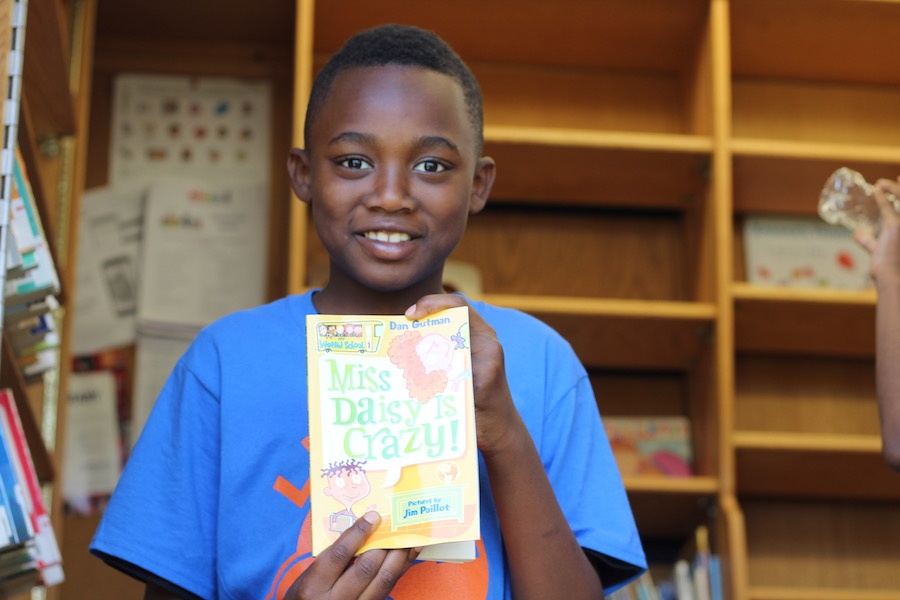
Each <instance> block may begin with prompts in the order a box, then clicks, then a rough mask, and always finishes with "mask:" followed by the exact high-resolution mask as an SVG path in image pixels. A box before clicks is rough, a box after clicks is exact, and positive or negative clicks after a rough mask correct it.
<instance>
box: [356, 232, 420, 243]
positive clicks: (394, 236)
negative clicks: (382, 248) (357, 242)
mask: <svg viewBox="0 0 900 600" xmlns="http://www.w3.org/2000/svg"><path fill="white" fill-rule="evenodd" d="M363 237H365V238H367V239H370V240H374V241H376V242H388V243H391V244H398V243H400V242H408V241H409V240H411V239H412V238H411V237H410V235H409V234H408V233H402V232H399V231H365V232H363Z"/></svg>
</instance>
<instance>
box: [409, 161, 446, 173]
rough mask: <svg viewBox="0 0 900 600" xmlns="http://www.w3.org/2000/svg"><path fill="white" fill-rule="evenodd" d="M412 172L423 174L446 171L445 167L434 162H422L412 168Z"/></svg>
mask: <svg viewBox="0 0 900 600" xmlns="http://www.w3.org/2000/svg"><path fill="white" fill-rule="evenodd" d="M413 170H414V171H420V172H424V173H440V172H442V171H446V170H447V166H446V165H444V164H443V163H440V162H438V161H436V160H423V161H422V162H420V163H418V164H417V165H416V166H415V167H413Z"/></svg>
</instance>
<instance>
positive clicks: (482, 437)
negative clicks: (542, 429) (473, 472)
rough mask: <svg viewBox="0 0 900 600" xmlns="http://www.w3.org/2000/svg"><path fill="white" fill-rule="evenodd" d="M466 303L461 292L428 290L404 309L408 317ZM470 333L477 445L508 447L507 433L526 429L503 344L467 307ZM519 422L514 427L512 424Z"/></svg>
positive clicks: (484, 450)
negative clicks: (508, 374) (511, 385)
mask: <svg viewBox="0 0 900 600" xmlns="http://www.w3.org/2000/svg"><path fill="white" fill-rule="evenodd" d="M456 306H467V303H466V300H465V298H464V297H463V296H461V295H460V294H431V295H428V296H424V297H423V298H421V299H419V301H418V302H416V303H415V304H414V305H413V306H411V307H409V309H408V310H407V311H406V316H407V318H409V319H423V318H425V317H426V316H428V315H430V314H431V313H435V312H438V311H440V310H444V309H446V308H453V307H456ZM469 337H470V338H471V340H470V346H471V349H472V385H473V387H474V391H475V429H476V431H477V432H478V449H479V450H481V452H482V453H484V454H490V453H492V452H499V451H502V450H504V449H505V448H507V447H510V444H509V442H511V441H513V438H512V437H510V436H515V435H517V434H521V433H522V432H526V430H525V427H524V424H522V422H521V418H520V416H519V413H518V411H517V410H516V407H515V405H514V404H513V401H512V394H511V393H510V391H509V383H508V382H507V380H506V368H505V363H504V358H503V347H502V346H501V345H500V341H499V340H498V339H497V334H496V332H495V331H494V329H493V327H491V326H490V325H488V324H487V323H486V322H485V320H484V319H483V318H481V315H479V314H478V312H477V311H476V310H475V309H473V308H472V307H471V306H470V307H469ZM517 424H518V425H521V427H516V426H515V425H517Z"/></svg>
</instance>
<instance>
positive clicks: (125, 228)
mask: <svg viewBox="0 0 900 600" xmlns="http://www.w3.org/2000/svg"><path fill="white" fill-rule="evenodd" d="M144 194H145V191H144V189H143V188H140V187H138V188H133V187H132V188H122V187H117V188H114V187H104V188H97V189H94V190H90V191H87V192H85V193H84V194H82V196H81V214H80V217H79V232H78V262H77V265H76V268H75V276H76V278H77V279H76V285H75V302H74V316H73V318H72V352H73V353H74V354H92V353H94V352H98V351H100V350H103V349H106V348H113V347H119V346H127V345H130V344H133V343H134V340H135V324H136V319H137V294H138V291H137V285H138V263H139V259H140V250H141V229H142V225H141V223H142V219H143V201H144Z"/></svg>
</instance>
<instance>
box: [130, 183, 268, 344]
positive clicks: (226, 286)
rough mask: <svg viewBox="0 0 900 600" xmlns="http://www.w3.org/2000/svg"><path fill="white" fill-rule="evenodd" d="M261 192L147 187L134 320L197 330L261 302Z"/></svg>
mask: <svg viewBox="0 0 900 600" xmlns="http://www.w3.org/2000/svg"><path fill="white" fill-rule="evenodd" d="M267 226H268V193H267V190H266V189H265V186H263V185H253V184H234V185H233V186H230V187H227V188H222V187H220V188H218V189H216V188H211V187H208V186H206V185H205V184H204V183H203V182H201V181H198V180H187V179H180V180H176V179H166V180H161V181H160V182H158V183H156V184H154V185H153V186H152V187H151V188H150V191H149V192H148V195H147V199H146V204H145V209H144V247H143V252H142V262H141V268H140V274H141V279H140V283H139V285H138V291H139V296H138V298H139V299H138V320H139V325H148V324H149V325H170V326H171V325H177V326H183V327H185V328H192V329H199V328H200V327H202V326H204V325H207V324H209V323H210V322H212V321H214V320H215V319H217V318H219V317H222V316H224V315H226V314H228V313H232V312H235V311H237V310H240V309H244V308H249V307H252V306H256V305H259V304H261V303H262V302H263V301H264V300H265V276H266V259H267V257H266V252H267V243H266V229H267Z"/></svg>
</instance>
